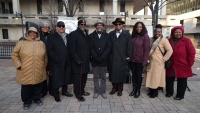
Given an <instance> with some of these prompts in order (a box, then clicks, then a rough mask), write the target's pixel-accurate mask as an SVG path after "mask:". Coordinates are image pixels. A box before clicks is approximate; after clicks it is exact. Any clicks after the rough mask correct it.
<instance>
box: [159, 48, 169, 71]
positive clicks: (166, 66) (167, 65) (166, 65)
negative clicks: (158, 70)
mask: <svg viewBox="0 0 200 113" xmlns="http://www.w3.org/2000/svg"><path fill="white" fill-rule="evenodd" d="M158 48H159V50H160V52H161V53H162V55H163V56H165V54H166V52H165V53H163V52H162V51H161V49H160V47H159V46H158ZM171 64H172V63H171V62H170V60H167V61H165V68H170V67H171Z"/></svg>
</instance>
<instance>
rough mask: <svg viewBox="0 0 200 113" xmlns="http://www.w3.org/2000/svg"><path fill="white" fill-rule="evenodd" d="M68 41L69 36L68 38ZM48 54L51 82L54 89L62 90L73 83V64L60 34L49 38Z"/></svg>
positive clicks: (55, 33)
mask: <svg viewBox="0 0 200 113" xmlns="http://www.w3.org/2000/svg"><path fill="white" fill-rule="evenodd" d="M66 38H67V39H68V35H67V36H66ZM47 53H48V58H49V60H48V61H49V62H51V63H50V64H51V66H50V68H51V71H52V75H50V82H51V83H52V87H53V88H60V87H61V86H63V85H67V84H70V83H72V81H71V64H70V61H69V55H68V48H67V47H66V46H65V43H64V41H63V39H62V37H61V36H60V35H59V34H58V32H54V33H53V34H51V35H49V36H48V37H47Z"/></svg>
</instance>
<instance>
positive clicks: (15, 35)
mask: <svg viewBox="0 0 200 113" xmlns="http://www.w3.org/2000/svg"><path fill="white" fill-rule="evenodd" d="M2 29H8V37H9V39H3V34H2ZM24 32H25V28H24ZM20 37H22V28H21V27H20V26H15V27H13V26H5V27H0V41H2V40H3V41H9V40H12V41H15V40H18V39H19V38H20Z"/></svg>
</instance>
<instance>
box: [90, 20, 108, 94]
mask: <svg viewBox="0 0 200 113" xmlns="http://www.w3.org/2000/svg"><path fill="white" fill-rule="evenodd" d="M94 26H95V27H96V30H95V31H94V32H92V33H91V34H90V35H89V37H90V51H91V63H92V72H93V81H94V95H93V97H94V98H97V97H98V96H99V95H101V96H102V97H103V98H107V95H106V72H107V67H108V56H109V55H110V51H111V42H110V36H109V34H108V33H106V32H105V31H103V30H104V29H103V28H104V23H103V21H102V20H100V19H98V20H97V22H96V23H95V24H94ZM99 78H100V84H99Z"/></svg>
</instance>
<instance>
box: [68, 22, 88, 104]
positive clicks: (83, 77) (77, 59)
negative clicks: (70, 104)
mask: <svg viewBox="0 0 200 113" xmlns="http://www.w3.org/2000/svg"><path fill="white" fill-rule="evenodd" d="M85 27H86V21H85V20H84V19H81V20H79V21H78V28H77V29H76V30H75V31H73V32H71V33H70V34H69V40H68V46H69V53H70V58H71V65H72V76H73V85H74V94H75V96H76V98H77V99H78V100H79V101H85V98H84V97H83V96H89V95H90V93H88V92H85V90H84V88H85V85H86V81H87V74H88V72H89V59H90V50H89V37H88V33H87V32H86V29H85Z"/></svg>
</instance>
